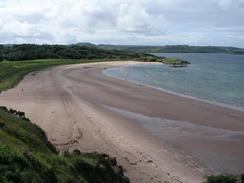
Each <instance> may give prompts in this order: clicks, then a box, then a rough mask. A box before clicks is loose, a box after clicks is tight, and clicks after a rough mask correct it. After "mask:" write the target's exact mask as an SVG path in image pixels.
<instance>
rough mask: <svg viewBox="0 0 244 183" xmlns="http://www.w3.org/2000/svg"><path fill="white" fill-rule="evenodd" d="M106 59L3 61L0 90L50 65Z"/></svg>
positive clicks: (0, 66)
mask: <svg viewBox="0 0 244 183" xmlns="http://www.w3.org/2000/svg"><path fill="white" fill-rule="evenodd" d="M101 61H106V60H102V59H101V60H67V59H46V60H32V61H3V62H0V92H1V91H4V90H7V89H9V88H12V87H14V86H15V85H16V84H17V83H18V82H19V81H20V80H21V79H22V78H23V77H24V76H25V75H26V74H28V73H30V72H33V71H37V70H41V69H45V68H48V67H52V66H58V65H66V64H76V63H88V62H101Z"/></svg>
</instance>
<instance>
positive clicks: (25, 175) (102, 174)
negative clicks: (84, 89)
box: [0, 108, 129, 183]
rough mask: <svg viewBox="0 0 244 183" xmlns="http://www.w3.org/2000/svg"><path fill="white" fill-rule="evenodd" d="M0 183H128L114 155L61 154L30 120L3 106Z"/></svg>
mask: <svg viewBox="0 0 244 183" xmlns="http://www.w3.org/2000/svg"><path fill="white" fill-rule="evenodd" d="M0 182H1V183H10V182H11V183H12V182H13V183H14V182H19V183H22V182H23V183H26V182H27V183H28V182H36V183H49V182H50V183H56V182H57V183H83V182H84V183H87V182H90V183H104V182H107V183H116V182H118V183H127V182H129V181H128V179H127V178H126V177H124V176H123V172H122V169H121V167H119V166H118V165H117V162H116V160H115V159H114V158H110V157H108V156H107V155H101V154H97V153H90V154H88V153H80V152H79V151H75V152H73V153H68V152H67V153H65V154H64V155H60V154H59V153H58V152H57V151H56V149H55V148H54V146H53V145H52V144H51V143H50V142H49V141H48V140H47V138H46V135H45V133H44V132H43V131H42V130H41V129H40V128H39V127H38V126H36V125H34V124H32V123H31V122H30V121H28V119H24V118H20V117H18V116H17V115H16V114H13V113H11V112H10V111H8V110H6V109H5V108H0Z"/></svg>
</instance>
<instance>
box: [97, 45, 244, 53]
mask: <svg viewBox="0 0 244 183" xmlns="http://www.w3.org/2000/svg"><path fill="white" fill-rule="evenodd" d="M97 47H98V48H102V49H107V50H120V51H126V52H137V53H229V54H244V49H243V48H235V47H221V46H188V45H167V46H133V45H106V44H100V45H97Z"/></svg>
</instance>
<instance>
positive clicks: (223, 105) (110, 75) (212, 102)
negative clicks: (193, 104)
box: [102, 62, 244, 112]
mask: <svg viewBox="0 0 244 183" xmlns="http://www.w3.org/2000/svg"><path fill="white" fill-rule="evenodd" d="M136 64H159V65H161V64H162V63H152V62H150V63H146V62H145V63H141V62H139V63H135V64H133V65H136ZM125 66H126V65H125ZM125 66H122V67H125ZM110 69H113V68H110ZM106 70H109V69H106ZM106 70H104V71H103V72H102V73H103V74H104V75H107V76H109V77H113V78H115V79H118V80H121V81H129V82H131V83H134V84H137V85H141V86H145V87H149V88H153V89H157V90H160V91H163V92H166V93H169V94H172V95H176V96H179V97H185V98H188V99H192V100H196V101H199V102H205V103H208V104H211V105H216V106H218V107H224V108H227V109H231V110H237V111H241V112H244V108H243V107H239V106H234V105H231V104H226V103H221V102H217V101H212V100H210V99H203V98H199V97H194V96H191V95H185V94H181V93H177V92H173V91H170V90H167V89H164V88H160V87H155V86H152V85H147V84H144V83H140V82H137V81H133V80H128V79H125V78H120V77H116V76H114V75H112V74H109V73H105V72H106Z"/></svg>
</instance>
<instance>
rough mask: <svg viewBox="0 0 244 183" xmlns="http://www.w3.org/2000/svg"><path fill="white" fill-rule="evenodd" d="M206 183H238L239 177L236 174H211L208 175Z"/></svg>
mask: <svg viewBox="0 0 244 183" xmlns="http://www.w3.org/2000/svg"><path fill="white" fill-rule="evenodd" d="M206 179H207V180H206V181H205V182H204V183H236V182H237V177H236V176H234V175H211V176H207V177H206Z"/></svg>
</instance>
